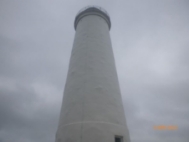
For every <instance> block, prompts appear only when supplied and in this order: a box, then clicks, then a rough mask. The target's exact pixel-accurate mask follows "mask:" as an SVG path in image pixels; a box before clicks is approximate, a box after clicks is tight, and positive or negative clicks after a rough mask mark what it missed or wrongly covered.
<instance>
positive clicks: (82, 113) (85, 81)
mask: <svg viewBox="0 0 189 142" xmlns="http://www.w3.org/2000/svg"><path fill="white" fill-rule="evenodd" d="M86 38H87V34H86ZM85 45H86V61H85V67H86V68H85V75H86V80H85V82H84V89H83V98H82V99H83V101H82V121H83V120H84V95H85V94H84V93H85V86H86V84H87V83H86V82H87V55H88V54H87V49H88V40H86V44H85ZM80 138H81V142H82V141H83V123H82V124H81V137H80Z"/></svg>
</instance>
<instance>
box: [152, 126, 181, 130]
mask: <svg viewBox="0 0 189 142" xmlns="http://www.w3.org/2000/svg"><path fill="white" fill-rule="evenodd" d="M154 129H155V130H177V129H178V127H177V126H174V125H168V126H166V125H157V126H154Z"/></svg>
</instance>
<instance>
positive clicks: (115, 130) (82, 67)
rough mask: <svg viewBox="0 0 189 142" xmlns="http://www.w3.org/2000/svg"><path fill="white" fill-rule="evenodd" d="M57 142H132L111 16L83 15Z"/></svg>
mask: <svg viewBox="0 0 189 142" xmlns="http://www.w3.org/2000/svg"><path fill="white" fill-rule="evenodd" d="M74 27H75V30H76V33H75V39H74V44H73V49H72V53H71V58H70V64H69V70H68V75H67V80H66V85H65V90H64V97H63V102H62V108H61V114H60V120H59V126H58V130H57V134H56V142H123V141H124V142H129V132H128V129H127V126H126V120H125V113H124V109H123V104H122V99H121V93H120V88H119V83H118V77H117V72H116V68H115V61H114V56H113V51H112V45H111V40H110V35H109V30H110V27H111V22H110V18H109V16H108V14H107V13H106V12H105V11H104V10H102V9H100V8H97V7H89V8H86V9H84V10H83V11H81V12H79V14H78V15H77V16H76V18H75V23H74Z"/></svg>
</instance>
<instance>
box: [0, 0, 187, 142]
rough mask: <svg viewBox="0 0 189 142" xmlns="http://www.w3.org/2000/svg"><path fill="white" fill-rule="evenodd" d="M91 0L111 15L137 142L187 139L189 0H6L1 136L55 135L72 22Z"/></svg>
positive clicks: (28, 140) (0, 48)
mask: <svg viewBox="0 0 189 142" xmlns="http://www.w3.org/2000/svg"><path fill="white" fill-rule="evenodd" d="M88 5H98V6H102V7H103V8H105V9H106V10H107V11H108V13H109V15H110V17H111V21H112V29H111V31H110V34H111V39H112V45H113V50H114V56H115V60H116V67H117V72H118V77H119V82H120V88H121V92H122V97H123V103H124V107H125V113H126V117H127V124H128V128H129V131H130V137H131V142H160V141H161V142H189V1H188V0H127V1H126V0H119V1H113V0H80V1H77V0H69V1H66V0H31V1H27V0H0V142H54V141H55V133H56V129H57V125H58V118H59V113H60V107H61V102H62V96H63V95H62V93H63V89H64V85H65V80H66V75H67V70H68V64H69V58H70V53H71V49H72V44H73V39H74V34H75V31H74V28H73V22H74V18H75V15H76V14H77V12H78V11H79V10H80V9H81V8H83V7H85V6H88ZM155 125H166V126H167V125H174V126H178V130H175V131H170V130H164V131H160V130H159V131H158V130H154V129H153V126H155Z"/></svg>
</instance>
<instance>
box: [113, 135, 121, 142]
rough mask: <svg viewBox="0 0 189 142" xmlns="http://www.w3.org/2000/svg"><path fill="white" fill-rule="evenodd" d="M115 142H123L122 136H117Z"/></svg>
mask: <svg viewBox="0 0 189 142" xmlns="http://www.w3.org/2000/svg"><path fill="white" fill-rule="evenodd" d="M115 142H123V137H122V136H115Z"/></svg>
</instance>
